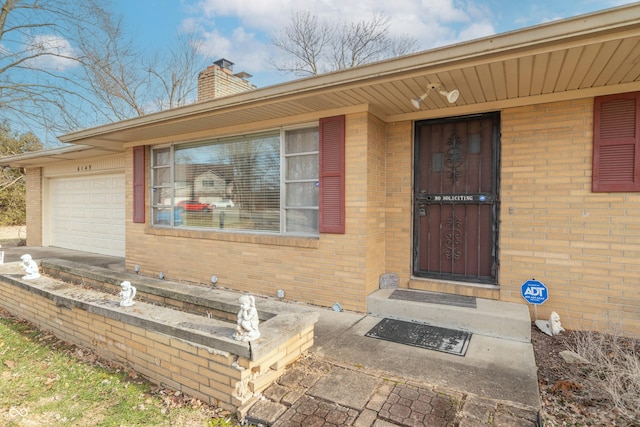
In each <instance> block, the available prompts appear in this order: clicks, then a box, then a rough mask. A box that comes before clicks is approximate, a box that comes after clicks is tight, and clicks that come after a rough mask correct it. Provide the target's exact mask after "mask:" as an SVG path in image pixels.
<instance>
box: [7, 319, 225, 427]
mask: <svg viewBox="0 0 640 427" xmlns="http://www.w3.org/2000/svg"><path fill="white" fill-rule="evenodd" d="M0 376H1V379H0V425H2V426H45V425H46V426H104V427H106V426H118V427H119V426H203V427H214V426H234V425H237V423H236V422H235V420H233V418H232V417H231V416H230V414H229V413H228V412H226V411H223V410H220V409H217V408H214V407H210V406H207V405H204V404H203V403H202V402H200V401H198V400H197V399H192V398H189V397H186V396H183V395H181V394H180V393H179V392H174V391H171V390H168V389H165V388H163V387H157V386H154V385H152V384H150V383H148V382H147V381H145V380H144V379H143V378H141V377H140V376H138V375H137V374H136V373H135V372H132V371H130V370H128V369H126V368H124V367H122V366H118V365H115V364H112V363H110V362H106V361H104V360H101V359H100V358H98V357H97V356H96V355H95V354H94V353H92V352H90V351H88V350H86V349H81V348H78V347H76V346H73V345H68V344H66V343H64V342H61V341H60V340H58V339H57V338H56V337H55V336H53V335H51V334H49V333H47V332H44V331H40V330H38V329H37V328H35V327H34V326H33V325H32V324H30V323H28V322H25V321H22V320H20V319H17V318H15V317H13V316H11V315H9V314H8V313H7V312H6V311H4V310H0Z"/></svg>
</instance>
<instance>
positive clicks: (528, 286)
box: [522, 279, 549, 305]
mask: <svg viewBox="0 0 640 427" xmlns="http://www.w3.org/2000/svg"><path fill="white" fill-rule="evenodd" d="M522 298H524V299H525V300H527V302H528V303H529V304H535V305H540V304H542V303H543V302H545V301H546V300H547V299H549V294H548V292H547V287H546V286H545V285H544V284H543V283H542V282H540V281H539V280H535V279H534V280H527V281H526V282H524V283H523V284H522Z"/></svg>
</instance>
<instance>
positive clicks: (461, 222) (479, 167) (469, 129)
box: [413, 113, 499, 284]
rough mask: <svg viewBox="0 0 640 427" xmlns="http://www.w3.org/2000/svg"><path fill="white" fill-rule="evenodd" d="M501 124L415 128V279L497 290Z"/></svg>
mask: <svg viewBox="0 0 640 427" xmlns="http://www.w3.org/2000/svg"><path fill="white" fill-rule="evenodd" d="M498 121H499V115H498V114H497V113H492V114H486V115H481V116H472V117H462V118H456V119H450V120H438V121H425V122H418V123H416V143H415V159H416V161H415V185H414V188H415V194H414V206H415V216H414V217H415V220H414V236H415V239H414V240H415V241H414V249H415V254H414V268H413V270H414V274H415V275H416V276H422V277H431V278H439V279H446V280H458V281H467V282H478V283H491V284H495V282H496V270H497V266H496V246H497V231H496V230H497V202H498V194H497V188H498V182H497V181H498V173H497V171H498V155H497V154H498V141H499V123H498Z"/></svg>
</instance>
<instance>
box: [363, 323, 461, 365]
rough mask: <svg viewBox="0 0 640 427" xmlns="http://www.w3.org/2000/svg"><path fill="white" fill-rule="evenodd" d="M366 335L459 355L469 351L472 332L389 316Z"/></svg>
mask: <svg viewBox="0 0 640 427" xmlns="http://www.w3.org/2000/svg"><path fill="white" fill-rule="evenodd" d="M365 336H366V337H371V338H378V339H381V340H385V341H391V342H396V343H399V344H406V345H412V346H414V347H421V348H426V349H429V350H436V351H441V352H444V353H449V354H455V355H457V356H464V355H465V354H466V353H467V347H469V341H470V340H471V332H465V331H457V330H455V329H447V328H441V327H439V326H431V325H425V324H423V323H413V322H405V321H403V320H396V319H388V318H385V319H382V320H381V321H380V322H379V323H378V324H377V325H376V326H374V327H373V329H371V330H370V331H369V332H367V333H366V334H365Z"/></svg>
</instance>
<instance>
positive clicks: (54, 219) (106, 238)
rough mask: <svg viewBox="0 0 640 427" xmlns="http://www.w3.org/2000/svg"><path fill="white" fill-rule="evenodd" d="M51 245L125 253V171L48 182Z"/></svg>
mask: <svg viewBox="0 0 640 427" xmlns="http://www.w3.org/2000/svg"><path fill="white" fill-rule="evenodd" d="M49 190H50V193H49V194H50V203H49V208H50V211H49V213H50V215H49V236H50V240H49V243H50V246H56V247H61V248H66V249H75V250H79V251H85V252H92V253H97V254H103V255H113V256H121V257H123V256H124V255H125V211H124V209H125V195H124V190H125V188H124V174H123V173H119V174H109V175H87V176H83V177H82V178H77V177H73V178H55V179H51V180H50V182H49Z"/></svg>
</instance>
